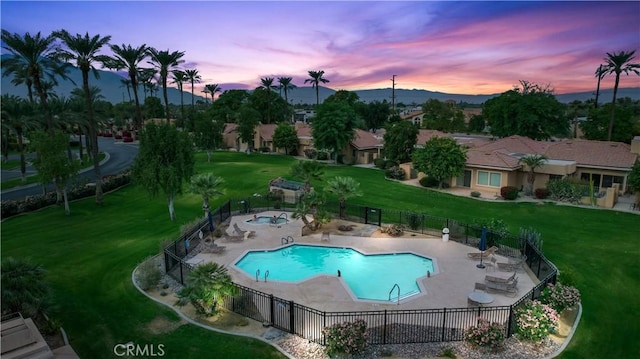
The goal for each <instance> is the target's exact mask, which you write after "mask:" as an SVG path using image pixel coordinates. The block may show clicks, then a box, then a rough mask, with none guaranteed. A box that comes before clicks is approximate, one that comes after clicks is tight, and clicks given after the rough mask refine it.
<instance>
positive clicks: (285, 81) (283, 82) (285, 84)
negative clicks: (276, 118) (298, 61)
mask: <svg viewBox="0 0 640 359" xmlns="http://www.w3.org/2000/svg"><path fill="white" fill-rule="evenodd" d="M291 81H293V78H291V77H278V83H279V84H280V86H278V89H280V90H281V91H284V102H286V103H287V104H289V91H291V90H293V89H294V88H296V85H294V84H292V83H291Z"/></svg>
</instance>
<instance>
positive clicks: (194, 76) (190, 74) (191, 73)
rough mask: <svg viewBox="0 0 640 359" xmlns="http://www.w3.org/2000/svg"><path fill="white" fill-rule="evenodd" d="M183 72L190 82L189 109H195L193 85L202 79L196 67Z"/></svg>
mask: <svg viewBox="0 0 640 359" xmlns="http://www.w3.org/2000/svg"><path fill="white" fill-rule="evenodd" d="M184 73H185V74H186V75H187V80H188V81H189V82H191V109H192V110H195V108H196V105H195V102H194V101H195V96H194V94H193V86H194V84H196V83H199V82H200V80H202V76H200V74H199V73H198V70H197V69H189V70H185V71H184Z"/></svg>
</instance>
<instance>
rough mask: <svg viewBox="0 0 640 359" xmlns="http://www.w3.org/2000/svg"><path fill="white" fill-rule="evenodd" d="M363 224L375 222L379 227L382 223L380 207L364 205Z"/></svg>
mask: <svg viewBox="0 0 640 359" xmlns="http://www.w3.org/2000/svg"><path fill="white" fill-rule="evenodd" d="M364 224H375V225H377V226H378V227H380V226H381V225H382V209H380V208H371V207H365V208H364Z"/></svg>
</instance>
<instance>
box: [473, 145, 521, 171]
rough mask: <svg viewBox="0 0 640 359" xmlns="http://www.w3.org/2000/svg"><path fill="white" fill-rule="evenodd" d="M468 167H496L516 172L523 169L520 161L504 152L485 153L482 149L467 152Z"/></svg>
mask: <svg viewBox="0 0 640 359" xmlns="http://www.w3.org/2000/svg"><path fill="white" fill-rule="evenodd" d="M467 165H472V166H482V167H496V168H504V169H509V170H515V169H518V168H520V167H521V165H520V164H519V163H518V159H517V158H515V157H513V156H510V155H509V153H508V152H506V151H504V150H495V151H483V150H480V149H475V148H472V149H469V150H467Z"/></svg>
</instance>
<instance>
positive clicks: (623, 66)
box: [604, 50, 640, 141]
mask: <svg viewBox="0 0 640 359" xmlns="http://www.w3.org/2000/svg"><path fill="white" fill-rule="evenodd" d="M635 53H636V51H635V50H633V51H630V52H625V51H620V52H619V53H615V52H614V53H612V54H611V53H608V52H607V57H606V58H605V59H604V60H605V61H606V62H607V65H606V66H607V68H606V70H605V71H606V72H607V73H609V74H616V82H615V84H614V86H613V99H612V100H611V117H610V120H609V132H608V134H607V141H611V134H612V133H613V121H614V117H615V107H616V96H617V95H618V85H620V74H621V73H624V74H625V75H628V74H629V72H633V73H635V74H636V75H638V76H640V71H638V69H640V64H637V63H636V64H632V63H631V60H633V59H634V58H635V57H634V55H635Z"/></svg>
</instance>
